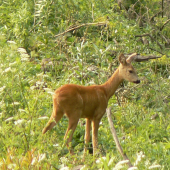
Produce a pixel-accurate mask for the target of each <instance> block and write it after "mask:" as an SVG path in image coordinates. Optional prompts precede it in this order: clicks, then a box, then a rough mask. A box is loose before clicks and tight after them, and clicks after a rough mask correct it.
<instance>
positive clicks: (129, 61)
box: [126, 53, 137, 63]
mask: <svg viewBox="0 0 170 170" xmlns="http://www.w3.org/2000/svg"><path fill="white" fill-rule="evenodd" d="M136 55H137V54H136V53H133V54H131V55H130V56H129V57H128V58H127V59H126V62H127V63H131V62H132V61H133V60H135V57H136Z"/></svg>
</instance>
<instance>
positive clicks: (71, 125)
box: [64, 113, 80, 154]
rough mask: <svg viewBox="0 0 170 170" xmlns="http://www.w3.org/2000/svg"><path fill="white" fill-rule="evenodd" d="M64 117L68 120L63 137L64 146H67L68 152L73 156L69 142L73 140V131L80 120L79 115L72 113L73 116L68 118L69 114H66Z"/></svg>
mask: <svg viewBox="0 0 170 170" xmlns="http://www.w3.org/2000/svg"><path fill="white" fill-rule="evenodd" d="M66 115H67V116H68V118H69V122H68V128H67V131H66V133H65V136H64V140H66V146H67V148H68V150H69V152H70V153H71V154H73V149H72V147H71V141H72V138H73V133H74V131H75V129H76V127H77V124H78V121H79V119H80V115H79V114H76V113H74V115H72V116H69V115H70V114H67V113H66Z"/></svg>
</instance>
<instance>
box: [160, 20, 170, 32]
mask: <svg viewBox="0 0 170 170" xmlns="http://www.w3.org/2000/svg"><path fill="white" fill-rule="evenodd" d="M169 21H170V19H168V20H167V21H166V22H165V23H164V24H163V25H162V27H161V28H160V31H162V30H163V29H164V27H165V25H166V24H167V23H168V22H169Z"/></svg>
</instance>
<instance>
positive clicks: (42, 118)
mask: <svg viewBox="0 0 170 170" xmlns="http://www.w3.org/2000/svg"><path fill="white" fill-rule="evenodd" d="M38 119H39V120H45V119H49V117H48V116H43V117H39V118H38Z"/></svg>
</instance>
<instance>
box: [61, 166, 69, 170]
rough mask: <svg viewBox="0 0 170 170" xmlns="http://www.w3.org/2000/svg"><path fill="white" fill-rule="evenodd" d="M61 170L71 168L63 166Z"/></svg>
mask: <svg viewBox="0 0 170 170" xmlns="http://www.w3.org/2000/svg"><path fill="white" fill-rule="evenodd" d="M60 170H69V167H67V166H66V167H63V168H61V169H60Z"/></svg>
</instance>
